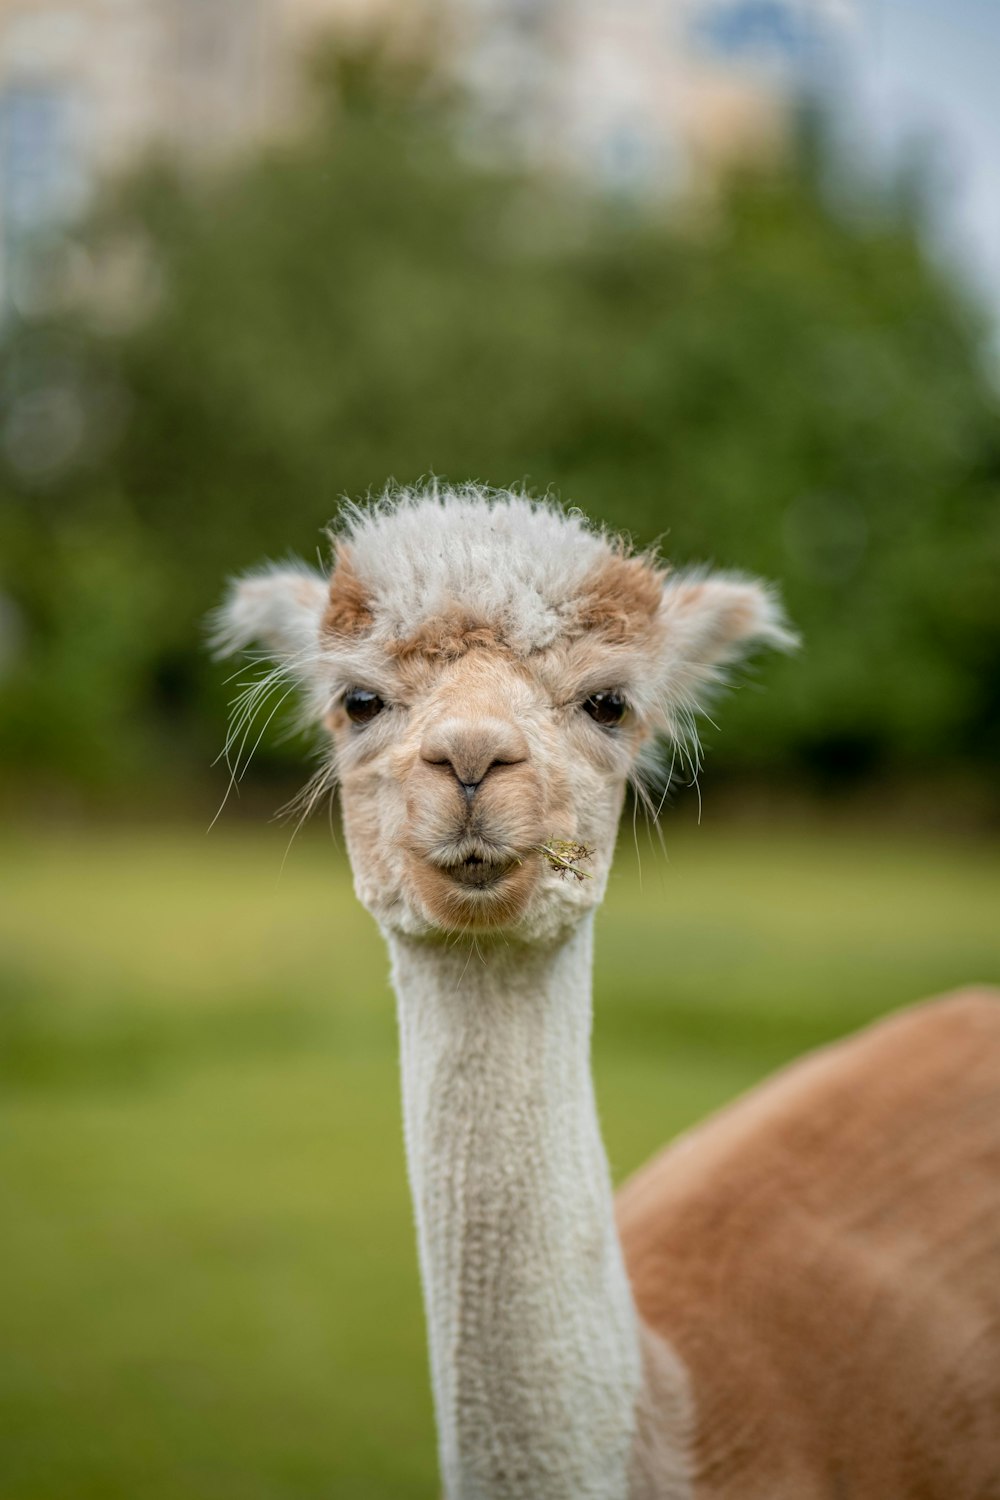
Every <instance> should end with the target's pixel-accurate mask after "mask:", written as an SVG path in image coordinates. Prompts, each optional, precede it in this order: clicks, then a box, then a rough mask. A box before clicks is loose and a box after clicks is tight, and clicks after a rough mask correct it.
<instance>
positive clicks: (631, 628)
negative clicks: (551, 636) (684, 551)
mask: <svg viewBox="0 0 1000 1500" xmlns="http://www.w3.org/2000/svg"><path fill="white" fill-rule="evenodd" d="M663 577H664V574H663V570H662V569H661V568H658V567H656V566H654V564H652V563H651V562H648V561H647V560H646V559H645V558H642V557H625V556H623V555H621V554H616V555H615V556H613V557H609V558H608V560H607V562H605V563H603V564H602V565H601V567H600V568H599V569H598V571H597V572H596V573H594V574H593V575H592V576H591V578H590V579H589V581H588V582H587V584H586V585H585V587H584V589H583V591H582V593H581V597H580V604H579V612H578V614H577V624H578V626H579V627H580V629H581V630H584V631H587V632H591V631H596V632H597V633H598V634H599V635H601V636H603V637H604V639H605V640H608V641H613V642H615V643H618V644H624V643H625V642H628V641H632V640H634V639H635V638H636V637H637V636H641V635H642V634H643V633H644V632H645V631H646V630H647V629H648V628H649V626H650V625H651V624H652V622H653V620H654V619H655V618H656V615H657V613H658V611H659V608H660V604H661V602H662V599H663Z"/></svg>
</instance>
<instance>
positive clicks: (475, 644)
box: [387, 611, 506, 662]
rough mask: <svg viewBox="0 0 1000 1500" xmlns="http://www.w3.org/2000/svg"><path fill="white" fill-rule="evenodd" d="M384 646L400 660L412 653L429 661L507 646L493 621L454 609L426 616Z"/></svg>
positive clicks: (453, 659)
mask: <svg viewBox="0 0 1000 1500" xmlns="http://www.w3.org/2000/svg"><path fill="white" fill-rule="evenodd" d="M387 650H388V652H389V655H390V656H394V657H395V658H396V660H397V661H400V662H406V661H410V660H412V659H413V658H414V657H415V656H423V657H427V658H428V660H431V661H457V660H458V659H459V657H461V656H465V655H466V654H467V653H468V652H469V651H505V650H506V646H505V644H504V640H503V637H502V636H501V635H500V633H499V631H497V630H496V629H495V628H494V627H493V626H492V625H487V624H486V622H485V621H483V620H475V619H472V618H470V617H469V616H468V615H465V614H462V613H460V612H458V611H456V612H454V613H451V614H443V615H436V616H435V617H434V618H433V619H432V620H426V621H425V622H424V623H423V625H421V626H420V628H419V629H418V630H415V631H414V632H413V634H412V635H408V636H405V637H404V638H403V639H402V640H397V641H393V642H392V643H391V644H390V645H389V646H388V647H387Z"/></svg>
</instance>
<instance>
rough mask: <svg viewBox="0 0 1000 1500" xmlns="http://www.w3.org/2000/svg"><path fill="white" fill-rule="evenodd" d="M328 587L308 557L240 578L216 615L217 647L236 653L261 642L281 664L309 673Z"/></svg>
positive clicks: (213, 633) (226, 653)
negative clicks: (303, 560)
mask: <svg viewBox="0 0 1000 1500" xmlns="http://www.w3.org/2000/svg"><path fill="white" fill-rule="evenodd" d="M328 590H329V582H328V580H327V579H326V578H324V577H322V575H321V574H319V573H316V572H314V571H313V569H312V568H307V567H306V566H305V565H304V564H303V563H293V564H290V565H288V564H286V565H285V566H282V567H278V566H271V567H268V568H265V569H263V570H261V571H260V572H257V573H245V574H244V575H243V576H242V577H241V578H234V579H233V580H232V581H231V583H230V585H229V591H228V593H227V595H226V598H225V599H224V601H223V603H222V604H221V605H220V606H219V608H218V609H217V610H216V611H215V613H214V615H213V616H212V621H211V636H210V639H211V645H212V649H213V652H214V653H215V655H216V656H219V657H222V656H231V655H233V654H234V653H235V652H237V651H241V650H243V649H244V648H245V647H247V646H250V645H252V644H253V643H254V642H257V643H258V644H259V645H261V646H262V647H263V648H264V650H265V651H266V652H267V654H268V655H269V656H271V657H273V658H274V660H275V661H276V662H277V663H278V664H279V665H282V666H286V667H288V668H289V669H291V670H292V671H294V672H296V674H297V675H300V676H306V675H308V667H309V665H310V662H311V660H312V658H313V656H314V654H315V653H316V652H317V651H318V649H319V630H320V624H321V622H322V619H323V612H324V610H325V609H326V603H327V597H328Z"/></svg>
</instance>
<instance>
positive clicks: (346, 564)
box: [322, 542, 373, 636]
mask: <svg viewBox="0 0 1000 1500" xmlns="http://www.w3.org/2000/svg"><path fill="white" fill-rule="evenodd" d="M372 620H373V615H372V610H371V598H370V596H369V594H368V590H367V589H366V588H365V586H364V584H363V583H362V582H361V580H360V578H359V577H358V575H357V573H356V572H355V571H354V562H353V560H352V558H351V549H350V547H348V546H346V545H345V543H343V542H341V543H339V544H338V547H337V566H336V567H335V568H334V570H333V576H332V577H331V579H330V597H329V599H328V600H327V605H326V612H325V614H324V615H323V625H322V630H323V633H324V635H349V636H355V635H361V634H362V633H363V632H364V631H366V630H368V629H369V627H370V626H371V624H372Z"/></svg>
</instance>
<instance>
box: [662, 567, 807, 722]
mask: <svg viewBox="0 0 1000 1500" xmlns="http://www.w3.org/2000/svg"><path fill="white" fill-rule="evenodd" d="M661 618H662V619H663V621H664V623H665V624H666V640H665V646H666V662H665V665H666V668H667V673H668V687H669V688H672V689H674V690H675V691H679V692H680V693H681V694H683V695H684V696H685V697H687V698H688V699H689V700H690V699H691V698H692V697H693V698H694V700H695V701H697V699H698V697H699V689H701V688H704V687H706V686H708V685H710V684H712V683H713V682H718V681H719V680H721V678H722V676H723V672H722V669H723V668H724V667H726V666H729V665H731V664H732V663H734V662H737V661H740V660H741V659H742V658H743V657H745V656H747V655H749V653H750V652H751V651H753V650H754V648H755V647H757V646H774V647H776V648H777V649H778V650H779V651H793V650H794V649H795V647H796V646H797V645H798V637H797V636H796V635H795V633H794V632H793V631H792V630H791V629H789V626H788V622H787V620H786V618H785V612H784V610H783V609H782V607H781V603H780V601H779V599H778V598H777V595H776V594H775V592H774V591H773V589H771V588H770V586H769V585H767V584H765V583H762V582H760V581H759V580H758V579H754V578H744V577H741V576H740V575H739V574H736V573H710V574H700V575H699V574H692V573H688V574H686V575H684V574H681V575H679V576H678V577H676V578H670V579H668V580H667V582H666V583H665V584H664V587H663V603H662V606H661Z"/></svg>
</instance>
